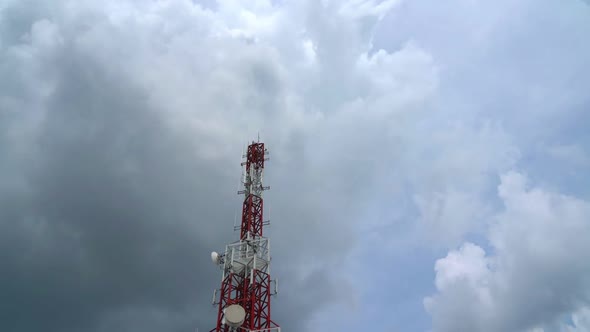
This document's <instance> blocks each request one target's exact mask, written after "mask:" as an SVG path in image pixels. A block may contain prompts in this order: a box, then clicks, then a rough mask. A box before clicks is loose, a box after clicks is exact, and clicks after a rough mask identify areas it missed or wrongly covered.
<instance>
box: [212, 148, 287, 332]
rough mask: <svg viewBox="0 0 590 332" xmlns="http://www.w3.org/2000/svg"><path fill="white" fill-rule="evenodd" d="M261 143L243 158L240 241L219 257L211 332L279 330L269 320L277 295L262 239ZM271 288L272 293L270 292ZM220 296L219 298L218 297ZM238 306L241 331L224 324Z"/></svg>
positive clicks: (265, 241)
mask: <svg viewBox="0 0 590 332" xmlns="http://www.w3.org/2000/svg"><path fill="white" fill-rule="evenodd" d="M266 155H268V151H267V149H266V148H265V147H264V143H260V142H252V144H250V145H249V146H248V148H247V151H246V154H245V155H244V156H242V157H245V158H246V161H244V162H243V163H242V166H245V174H244V175H245V176H244V177H243V178H242V184H243V185H244V189H243V190H240V191H238V194H244V202H243V204H242V219H241V224H240V229H239V230H240V239H239V241H237V242H234V243H230V244H228V245H227V246H226V249H225V253H224V254H223V255H221V257H220V262H219V263H220V266H221V267H222V270H223V274H222V278H221V288H219V289H216V290H215V291H214V292H213V305H217V306H218V312H217V324H216V327H215V328H214V329H212V330H211V331H210V332H214V331H215V332H220V331H223V332H228V331H248V332H280V330H281V328H280V327H279V325H278V324H276V323H275V322H274V321H273V320H272V319H271V316H270V314H271V310H270V309H271V305H270V298H271V295H275V294H277V290H278V283H277V281H276V280H271V278H270V259H271V257H270V240H269V239H268V238H265V237H264V236H263V228H264V226H265V225H268V223H269V222H268V221H264V219H263V211H264V200H263V198H262V192H263V191H264V190H267V189H270V187H264V186H263V185H262V176H263V173H264V162H265V161H266V160H268V158H266ZM271 284H274V289H272V290H271ZM218 292H219V296H217V293H218ZM232 304H238V305H240V306H242V307H243V308H244V309H245V312H246V316H245V319H244V322H243V324H242V325H241V326H240V327H233V328H232V327H230V326H229V325H227V324H226V323H225V319H224V312H225V308H227V307H228V306H230V305H232Z"/></svg>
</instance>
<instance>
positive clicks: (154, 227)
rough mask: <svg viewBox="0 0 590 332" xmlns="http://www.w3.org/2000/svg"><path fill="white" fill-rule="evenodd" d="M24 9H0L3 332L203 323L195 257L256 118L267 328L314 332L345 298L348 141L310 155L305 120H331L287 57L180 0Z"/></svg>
mask: <svg viewBox="0 0 590 332" xmlns="http://www.w3.org/2000/svg"><path fill="white" fill-rule="evenodd" d="M35 4H36V3H24V2H23V3H17V2H14V3H8V4H6V5H5V9H4V10H3V12H2V15H3V17H7V16H9V15H10V16H11V17H14V16H12V15H16V14H14V13H19V15H20V16H19V17H20V18H18V22H21V23H19V24H16V23H15V24H12V23H10V21H7V20H2V21H3V22H4V23H3V26H2V43H1V47H2V48H1V49H0V52H2V53H0V56H1V58H0V68H1V70H2V73H3V74H6V75H5V77H9V79H8V80H5V81H4V83H3V85H2V87H3V88H2V89H1V90H0V95H1V96H0V105H1V107H2V109H0V117H1V119H2V122H0V128H2V133H1V135H2V136H1V137H2V141H0V150H1V151H3V155H2V157H0V158H1V159H0V160H1V161H5V163H3V164H2V166H1V167H2V168H1V169H2V171H3V172H2V175H1V177H2V184H1V185H0V195H1V198H2V199H1V200H0V220H1V223H0V234H1V235H0V236H1V238H2V241H0V243H1V246H2V253H3V256H4V260H3V261H4V262H5V265H4V268H3V270H4V271H5V273H3V274H2V276H1V277H0V283H1V285H0V293H2V294H3V297H2V300H1V301H0V309H1V310H2V315H4V316H3V317H2V319H0V328H1V329H2V330H6V331H36V330H40V329H43V330H45V331H50V332H51V331H105V330H110V331H117V330H118V331H124V330H125V331H127V330H139V329H141V330H143V331H150V330H154V331H155V330H168V331H188V330H191V331H193V330H195V328H196V327H199V328H200V330H203V331H204V330H206V329H207V328H208V327H210V326H212V324H213V323H214V310H215V309H214V308H211V307H209V301H210V297H211V291H212V289H213V288H215V287H218V283H219V280H218V278H219V276H218V274H217V272H218V271H217V270H216V269H215V268H214V267H213V266H211V264H210V262H209V258H208V255H207V254H208V252H209V251H211V250H213V249H218V250H219V249H221V248H222V247H223V245H224V244H225V243H226V242H228V241H230V240H232V234H231V227H232V221H233V218H234V212H235V211H236V210H238V209H239V204H240V201H239V198H237V197H235V196H234V195H235V191H234V190H235V187H236V182H237V179H238V176H239V166H238V158H237V157H239V149H240V146H239V145H240V144H241V143H243V138H245V137H247V135H253V134H254V133H255V131H256V129H262V130H261V131H262V134H263V135H262V138H263V139H264V140H265V141H267V143H268V144H269V148H270V150H271V158H273V159H272V160H271V162H270V163H269V164H268V165H269V166H268V168H269V169H268V177H267V179H268V181H267V182H268V183H269V184H270V185H271V186H272V187H273V190H272V191H271V192H269V195H268V199H267V202H269V205H271V207H272V208H273V214H272V216H271V217H272V218H273V221H274V225H273V227H272V228H271V229H270V232H271V234H272V235H273V239H277V240H276V241H275V242H273V248H274V257H275V262H276V263H275V265H274V266H273V272H274V274H275V275H276V276H278V277H279V278H281V280H282V282H281V285H282V288H283V289H284V294H285V295H284V296H282V297H279V298H277V299H276V300H275V301H276V303H277V306H276V307H275V309H274V310H273V312H274V314H276V316H275V318H276V320H277V322H279V323H281V325H282V326H283V327H284V328H285V329H286V330H293V331H303V330H306V329H313V328H312V327H310V326H308V323H309V321H310V319H311V317H312V316H313V315H314V314H315V313H317V312H319V311H321V309H322V308H323V307H325V306H328V305H330V304H332V303H334V302H338V301H350V299H348V298H342V297H341V295H340V294H338V292H337V288H335V286H334V285H336V284H339V283H342V284H344V283H346V282H347V280H345V278H341V277H339V276H338V272H337V270H336V269H334V268H335V267H337V266H338V264H340V263H341V262H342V260H344V259H345V257H346V254H347V252H348V250H349V249H350V247H351V246H353V245H354V238H353V237H352V236H351V224H352V221H353V220H354V219H353V218H354V217H355V215H357V214H358V212H359V211H360V209H361V205H355V204H351V202H357V201H359V200H361V199H363V193H362V192H356V191H350V190H344V189H348V187H347V186H348V185H349V184H347V183H346V181H344V180H343V175H342V174H345V173H346V172H347V170H350V169H355V166H354V165H347V164H344V163H341V162H339V160H338V159H337V158H340V157H342V156H343V155H342V153H344V152H345V150H341V151H339V152H338V154H334V155H331V151H330V145H326V146H324V147H323V148H322V150H314V147H313V144H312V143H313V139H315V138H318V137H317V136H314V135H317V134H313V133H311V132H310V131H311V130H313V129H319V130H320V132H319V138H320V139H321V138H322V136H324V135H326V133H325V132H323V130H334V128H331V124H330V121H326V120H322V119H320V118H317V117H316V115H314V114H313V113H308V110H309V108H311V107H309V106H308V105H302V101H301V98H300V97H298V94H299V92H300V90H298V89H299V88H298V87H293V86H291V85H290V84H293V82H292V81H290V80H289V75H286V73H285V72H286V71H287V72H288V71H290V70H292V69H290V68H289V67H288V65H285V63H284V61H286V59H285V57H286V58H287V59H288V58H289V56H293V55H290V54H280V56H279V55H277V50H276V49H273V48H272V47H269V46H268V45H265V44H264V43H260V44H258V43H249V44H248V43H243V42H242V41H240V40H236V39H233V38H229V37H227V36H225V37H214V36H213V37H212V35H214V33H225V31H223V27H220V26H219V25H223V24H222V22H220V20H222V19H220V18H217V17H215V14H212V12H209V11H205V10H202V9H200V8H198V7H194V6H191V5H189V4H188V3H186V2H181V1H178V2H171V3H170V4H169V7H166V5H163V6H164V8H160V7H157V6H156V5H154V4H149V3H138V4H136V5H134V4H129V5H128V6H127V5H126V4H125V3H121V7H117V8H116V10H117V11H115V9H113V8H114V7H116V6H117V4H119V2H108V3H104V4H100V5H95V4H94V3H92V2H64V3H61V4H56V5H55V6H53V7H51V8H45V7H42V6H41V7H36V6H35ZM109 10H113V12H109ZM143 10H145V11H146V12H150V11H151V12H150V13H151V14H152V15H153V16H151V18H149V19H148V18H145V17H144V18H145V20H141V19H138V18H137V17H138V16H141V15H142V14H143V13H144V12H143ZM126 15H127V16H126ZM134 15H137V16H134ZM220 15H221V14H220ZM146 17H148V15H147V14H146ZM150 19H151V20H150ZM6 22H8V23H6ZM347 24H348V23H347ZM354 31H355V30H354V28H352V30H351V32H354ZM323 38H328V37H327V36H324V37H323ZM328 39H329V38H328ZM338 47H340V48H346V47H347V46H346V45H340V46H338ZM332 52H334V51H332ZM330 54H332V53H330ZM350 56H352V55H349V57H350ZM348 61H351V59H348ZM347 79H348V78H347ZM344 83H345V84H346V82H344ZM297 84H299V82H297ZM337 89H340V88H337ZM327 90H330V89H326V91H327ZM317 98H320V97H317ZM311 104H312V105H313V104H321V103H320V101H319V100H318V101H317V102H311ZM322 121H323V122H322ZM350 125H351V124H349V126H350ZM352 125H353V124H352ZM309 128H311V129H309ZM368 130H370V126H369V127H367V128H366V129H365V131H368ZM310 135H311V136H310ZM248 138H253V137H248ZM372 139H377V138H376V137H373V138H372ZM363 144H366V143H363ZM228 146H229V147H228ZM322 154H325V156H324V159H321V160H317V158H318V157H319V156H322ZM330 156H332V157H336V160H331V158H330ZM325 157H327V158H325ZM336 165H343V167H342V169H338V168H334V166H336ZM320 175H322V176H320ZM302 239H303V240H302ZM302 241H304V242H305V246H302V245H301V242H302ZM318 252H319V253H321V258H318V257H316V256H317V253H318ZM310 257H311V258H310ZM331 258H333V261H334V264H333V265H329V264H318V259H325V260H328V259H331ZM310 285H314V286H317V289H314V291H313V296H308V295H306V292H305V290H309V288H310ZM351 292H352V290H351ZM292 312H298V315H297V316H296V317H295V316H293V315H291V313H292Z"/></svg>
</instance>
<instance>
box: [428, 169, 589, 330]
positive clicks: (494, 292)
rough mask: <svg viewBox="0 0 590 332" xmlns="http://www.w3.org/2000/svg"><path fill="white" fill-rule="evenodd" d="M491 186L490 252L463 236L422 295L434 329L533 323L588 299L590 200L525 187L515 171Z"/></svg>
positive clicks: (546, 321) (548, 321) (554, 318)
mask: <svg viewBox="0 0 590 332" xmlns="http://www.w3.org/2000/svg"><path fill="white" fill-rule="evenodd" d="M498 193H499V197H500V198H501V199H502V202H503V204H504V209H503V211H502V212H501V213H500V214H498V215H497V216H495V221H494V222H493V224H492V225H491V227H490V232H489V240H490V244H491V248H490V252H489V253H487V254H486V253H485V252H484V250H483V249H482V248H481V247H479V246H477V245H474V244H472V243H466V244H464V245H463V246H462V247H461V248H460V249H459V250H458V251H451V252H450V253H449V254H448V255H447V257H445V258H443V259H440V260H438V261H437V262H436V266H435V270H436V288H437V290H438V293H437V294H436V295H434V296H433V297H429V298H426V299H425V306H426V308H427V310H428V311H429V312H430V313H431V314H432V316H433V325H434V328H435V330H436V331H523V330H526V329H528V328H531V329H532V328H535V327H536V328H539V327H542V326H544V325H553V324H555V323H556V322H558V321H559V320H560V319H561V318H562V317H563V315H564V314H570V313H573V312H576V311H577V310H582V309H583V307H584V305H586V304H587V303H588V302H589V301H590V282H589V280H590V265H589V264H588V263H587V262H588V253H589V252H590V242H588V240H587V239H588V238H589V237H590V223H589V222H588V221H589V220H590V202H587V201H584V200H580V199H577V198H575V197H570V196H565V195H561V194H559V193H555V192H552V191H549V190H546V189H542V188H536V187H530V186H529V185H528V184H527V178H526V177H525V176H524V175H522V174H520V173H516V172H509V173H506V174H505V175H503V176H502V177H501V183H500V185H499V187H498ZM583 313H584V311H583V310H582V311H581V312H580V314H574V319H575V324H576V326H583V324H585V323H584V318H583V317H584V316H583ZM578 328H582V327H578Z"/></svg>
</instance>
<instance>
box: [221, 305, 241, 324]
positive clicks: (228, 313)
mask: <svg viewBox="0 0 590 332" xmlns="http://www.w3.org/2000/svg"><path fill="white" fill-rule="evenodd" d="M245 318H246V310H244V308H242V306H241V305H239V304H232V305H230V306H228V307H226V308H225V310H224V315H223V319H224V320H225V324H227V325H229V326H230V327H240V326H242V324H244V319H245Z"/></svg>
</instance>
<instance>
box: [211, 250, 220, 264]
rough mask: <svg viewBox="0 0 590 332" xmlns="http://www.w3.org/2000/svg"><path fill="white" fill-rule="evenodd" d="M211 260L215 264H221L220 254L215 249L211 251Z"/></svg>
mask: <svg viewBox="0 0 590 332" xmlns="http://www.w3.org/2000/svg"><path fill="white" fill-rule="evenodd" d="M211 261H212V262H213V264H215V265H219V254H218V253H217V252H216V251H213V252H212V253H211Z"/></svg>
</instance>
